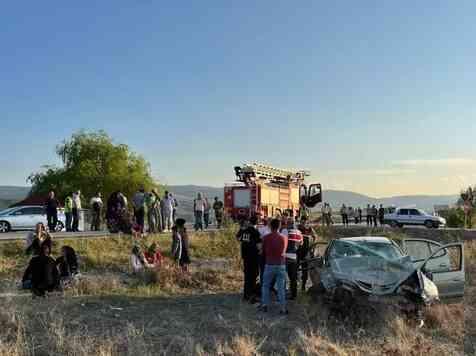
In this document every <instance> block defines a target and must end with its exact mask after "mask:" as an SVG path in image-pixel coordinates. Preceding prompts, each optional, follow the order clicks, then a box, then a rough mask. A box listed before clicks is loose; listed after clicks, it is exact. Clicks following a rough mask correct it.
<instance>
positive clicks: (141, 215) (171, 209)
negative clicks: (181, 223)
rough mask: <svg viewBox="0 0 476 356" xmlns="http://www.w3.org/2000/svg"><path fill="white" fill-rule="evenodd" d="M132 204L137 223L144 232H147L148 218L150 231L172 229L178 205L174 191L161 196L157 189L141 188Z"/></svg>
mask: <svg viewBox="0 0 476 356" xmlns="http://www.w3.org/2000/svg"><path fill="white" fill-rule="evenodd" d="M132 206H133V208H134V220H135V224H137V225H138V226H139V227H140V231H141V232H142V233H143V232H145V222H146V218H147V227H148V232H150V233H156V232H163V231H172V227H173V225H174V221H175V219H176V215H177V207H178V203H177V199H175V198H174V196H173V195H172V193H169V192H168V191H165V193H164V196H163V197H162V198H161V197H160V195H159V194H158V193H157V190H155V189H152V190H151V191H150V192H146V191H145V189H144V188H140V189H139V190H138V191H137V192H136V193H135V194H134V196H133V198H132Z"/></svg>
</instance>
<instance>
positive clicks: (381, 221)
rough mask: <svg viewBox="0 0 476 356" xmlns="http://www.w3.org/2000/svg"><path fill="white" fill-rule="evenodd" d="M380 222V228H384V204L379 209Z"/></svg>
mask: <svg viewBox="0 0 476 356" xmlns="http://www.w3.org/2000/svg"><path fill="white" fill-rule="evenodd" d="M378 220H379V223H380V226H383V223H384V220H385V209H384V208H383V205H382V204H380V208H379V209H378Z"/></svg>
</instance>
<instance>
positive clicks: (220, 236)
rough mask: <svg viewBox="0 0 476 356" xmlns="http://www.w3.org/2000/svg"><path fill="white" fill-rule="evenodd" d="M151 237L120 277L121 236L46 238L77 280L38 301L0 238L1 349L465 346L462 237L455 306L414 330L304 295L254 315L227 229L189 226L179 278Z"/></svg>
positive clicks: (168, 351)
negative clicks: (185, 263) (75, 261)
mask: <svg viewBox="0 0 476 356" xmlns="http://www.w3.org/2000/svg"><path fill="white" fill-rule="evenodd" d="M322 233H324V231H322ZM326 236H329V235H328V234H327V235H326ZM329 237H330V236H329ZM152 241H156V242H158V244H159V246H160V248H161V250H162V252H163V254H164V255H165V257H166V258H165V259H166V261H165V265H164V268H163V269H162V270H161V271H160V273H158V274H157V275H150V276H146V277H144V278H140V279H139V278H133V277H131V276H130V274H129V265H128V262H129V253H130V250H131V246H132V241H131V238H130V237H128V236H123V237H117V238H102V239H94V240H86V239H81V240H62V241H57V242H56V244H55V247H54V255H57V254H58V251H59V248H60V247H61V246H62V245H63V244H68V245H70V246H73V247H74V248H75V249H76V250H77V251H78V253H79V255H80V257H81V262H82V264H83V267H82V272H83V274H84V276H83V279H82V280H81V282H80V283H78V284H77V285H76V287H74V288H73V289H71V290H68V291H67V292H65V293H64V295H63V294H58V295H52V296H50V297H48V298H47V299H44V300H42V299H34V300H33V299H32V298H31V296H30V295H29V294H23V293H22V292H19V291H18V290H16V289H15V281H17V280H18V278H20V277H21V273H22V270H23V268H24V266H25V264H26V262H27V258H26V257H25V256H24V255H23V243H22V242H15V243H4V244H0V253H1V256H2V258H1V259H0V293H1V294H2V297H1V298H0V300H1V301H2V308H1V309H0V324H1V325H2V328H1V330H0V355H13V356H16V355H104V356H106V355H273V354H274V355H391V356H397V355H461V354H463V352H464V348H465V351H466V352H467V354H475V346H476V345H475V344H474V343H475V342H476V323H474V322H473V321H474V320H475V319H476V318H475V316H476V313H475V309H474V307H476V299H475V296H476V293H475V292H476V279H475V278H474V277H473V276H474V272H476V243H467V244H466V260H467V276H468V293H467V299H466V301H465V303H464V304H457V305H450V306H446V305H441V306H437V307H435V308H433V309H432V310H430V311H429V312H428V313H427V319H426V323H427V326H426V327H425V328H424V329H422V330H417V329H416V327H415V325H414V324H413V323H412V321H410V320H406V319H405V318H403V317H402V316H401V315H397V314H395V313H394V312H393V311H391V310H379V311H378V313H375V312H372V313H371V312H369V310H361V311H360V310H359V311H356V312H355V313H354V314H352V315H345V316H342V315H338V314H335V313H334V312H333V311H332V310H330V309H329V307H328V306H327V305H326V304H324V303H323V302H322V301H321V300H320V299H316V298H315V297H314V296H313V295H312V294H309V295H303V296H300V297H299V300H298V301H297V302H295V303H293V304H292V305H291V307H290V310H291V314H290V315H289V316H288V317H279V316H278V315H277V314H274V313H273V312H271V313H270V314H269V315H266V316H263V315H261V314H259V313H257V311H256V307H255V306H252V305H250V304H247V303H243V302H242V301H241V294H240V289H241V284H242V276H241V272H240V259H239V246H238V244H237V242H236V241H235V239H234V229H233V228H230V229H227V230H226V231H224V232H216V233H200V234H193V236H192V237H191V256H192V259H193V264H192V267H191V272H190V274H187V275H184V274H182V273H181V272H180V271H178V270H177V269H176V268H175V266H174V265H173V263H172V262H171V260H170V258H169V250H170V234H164V235H155V236H152V237H149V238H147V241H146V242H145V245H148V244H150V243H152ZM465 317H466V318H465ZM463 345H464V346H463Z"/></svg>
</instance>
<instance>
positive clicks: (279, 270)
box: [261, 219, 288, 314]
mask: <svg viewBox="0 0 476 356" xmlns="http://www.w3.org/2000/svg"><path fill="white" fill-rule="evenodd" d="M270 228H271V233H270V234H268V235H266V236H265V237H264V238H263V255H264V258H265V261H266V262H265V263H266V264H265V268H264V278H263V279H264V280H263V286H262V289H261V295H262V307H261V310H262V311H263V312H265V313H266V312H267V311H268V307H269V304H270V288H271V283H272V282H273V280H274V279H275V280H276V284H277V287H278V300H279V304H280V306H281V310H280V313H281V314H288V310H287V307H286V249H287V247H288V239H287V238H286V236H283V235H281V234H280V233H279V228H280V222H279V220H278V219H273V220H271V224H270Z"/></svg>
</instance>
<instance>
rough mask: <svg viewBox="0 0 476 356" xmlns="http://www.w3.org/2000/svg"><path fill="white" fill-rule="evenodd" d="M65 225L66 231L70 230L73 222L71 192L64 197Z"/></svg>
mask: <svg viewBox="0 0 476 356" xmlns="http://www.w3.org/2000/svg"><path fill="white" fill-rule="evenodd" d="M64 216H65V219H66V220H65V225H66V226H65V227H66V231H67V232H71V231H72V230H73V228H72V222H73V193H69V194H68V195H67V196H66V198H65V199H64Z"/></svg>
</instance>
